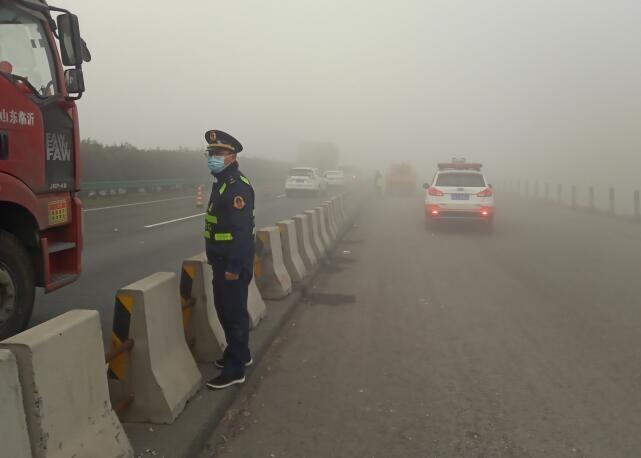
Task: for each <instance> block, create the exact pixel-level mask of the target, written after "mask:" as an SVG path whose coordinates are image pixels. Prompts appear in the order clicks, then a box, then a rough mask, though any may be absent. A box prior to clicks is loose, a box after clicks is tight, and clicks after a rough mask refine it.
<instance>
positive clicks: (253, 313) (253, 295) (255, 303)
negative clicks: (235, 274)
mask: <svg viewBox="0 0 641 458" xmlns="http://www.w3.org/2000/svg"><path fill="white" fill-rule="evenodd" d="M247 311H248V312H249V323H250V324H251V327H252V328H255V327H256V326H258V324H259V323H260V321H261V320H262V319H263V318H265V317H266V316H267V307H266V306H265V301H264V300H263V296H261V295H260V291H259V290H258V286H256V276H255V275H254V276H253V277H252V281H251V282H250V283H249V291H247Z"/></svg>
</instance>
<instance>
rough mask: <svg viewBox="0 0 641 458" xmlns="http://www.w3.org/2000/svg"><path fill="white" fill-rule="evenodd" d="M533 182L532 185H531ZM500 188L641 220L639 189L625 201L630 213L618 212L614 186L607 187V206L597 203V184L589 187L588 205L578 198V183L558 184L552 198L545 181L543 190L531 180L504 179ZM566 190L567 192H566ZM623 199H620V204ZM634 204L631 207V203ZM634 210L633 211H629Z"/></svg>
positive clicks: (549, 188) (579, 208)
mask: <svg viewBox="0 0 641 458" xmlns="http://www.w3.org/2000/svg"><path fill="white" fill-rule="evenodd" d="M531 184H532V186H531ZM500 188H501V189H502V190H504V191H507V192H514V193H517V194H520V195H524V196H526V197H533V198H540V199H543V200H545V201H548V202H555V203H557V204H560V205H564V204H567V205H568V206H569V207H571V208H574V209H577V210H588V211H593V212H595V213H597V212H598V213H609V214H611V215H614V216H619V217H622V218H628V219H629V218H633V219H635V220H637V221H640V222H641V192H640V191H639V189H634V190H633V191H632V194H631V199H630V200H628V201H627V202H625V203H624V205H625V206H626V207H627V208H628V214H620V213H617V210H618V209H619V207H618V205H617V192H616V189H615V188H614V187H608V188H607V205H606V206H605V208H604V207H603V206H602V207H601V208H599V207H598V206H597V204H596V194H597V189H596V188H595V186H588V187H587V190H586V191H587V205H581V204H580V203H579V200H578V198H577V196H578V188H577V186H576V185H574V184H573V185H566V186H565V188H564V186H563V185H562V184H560V183H559V184H556V193H555V196H554V198H552V195H551V194H552V193H551V186H550V183H544V186H543V191H542V192H540V189H539V182H538V181H535V182H534V183H531V182H529V181H504V182H500ZM568 190H569V200H566V198H565V194H566V193H567V192H568ZM564 191H565V192H564ZM620 203H621V199H619V204H620ZM630 204H632V206H631V207H629V205H630ZM629 210H632V213H631V214H630V213H629Z"/></svg>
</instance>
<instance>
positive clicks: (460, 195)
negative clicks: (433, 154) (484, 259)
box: [424, 162, 494, 229]
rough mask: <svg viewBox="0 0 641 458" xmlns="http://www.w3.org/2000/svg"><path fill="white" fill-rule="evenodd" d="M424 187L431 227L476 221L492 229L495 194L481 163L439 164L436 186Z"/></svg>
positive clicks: (427, 185)
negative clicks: (434, 224) (446, 223)
mask: <svg viewBox="0 0 641 458" xmlns="http://www.w3.org/2000/svg"><path fill="white" fill-rule="evenodd" d="M424 187H425V189H426V192H425V217H426V219H427V222H428V224H430V225H431V224H433V223H434V222H436V221H441V220H468V221H469V220H473V221H479V222H482V223H484V224H485V225H486V227H487V228H488V229H491V228H492V225H493V222H494V191H493V190H492V185H490V184H489V183H488V182H487V180H486V179H485V176H484V175H483V173H482V172H481V164H468V163H464V162H463V163H460V162H453V163H444V164H439V171H438V172H437V173H436V175H435V176H434V180H433V181H432V184H431V185H429V184H425V185H424Z"/></svg>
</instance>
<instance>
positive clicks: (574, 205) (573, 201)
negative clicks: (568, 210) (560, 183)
mask: <svg viewBox="0 0 641 458" xmlns="http://www.w3.org/2000/svg"><path fill="white" fill-rule="evenodd" d="M572 207H574V208H575V207H576V185H575V184H573V185H572Z"/></svg>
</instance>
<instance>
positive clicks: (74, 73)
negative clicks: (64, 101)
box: [65, 68, 85, 94]
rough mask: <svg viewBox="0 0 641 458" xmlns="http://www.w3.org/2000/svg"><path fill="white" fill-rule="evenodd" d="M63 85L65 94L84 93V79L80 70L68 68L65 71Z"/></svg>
mask: <svg viewBox="0 0 641 458" xmlns="http://www.w3.org/2000/svg"><path fill="white" fill-rule="evenodd" d="M65 85H66V86H67V93H69V94H82V93H83V92H85V78H84V75H83V74H82V69H81V68H70V69H69V70H65Z"/></svg>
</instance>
